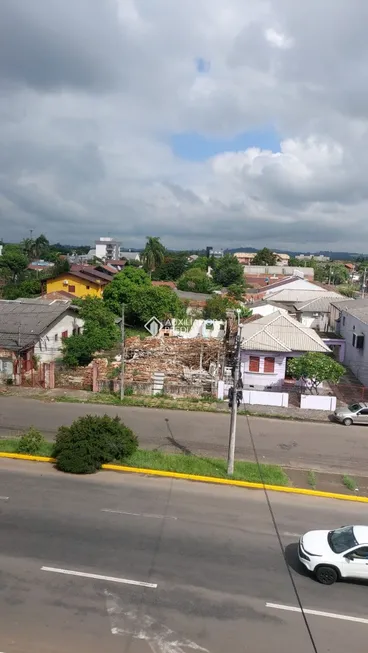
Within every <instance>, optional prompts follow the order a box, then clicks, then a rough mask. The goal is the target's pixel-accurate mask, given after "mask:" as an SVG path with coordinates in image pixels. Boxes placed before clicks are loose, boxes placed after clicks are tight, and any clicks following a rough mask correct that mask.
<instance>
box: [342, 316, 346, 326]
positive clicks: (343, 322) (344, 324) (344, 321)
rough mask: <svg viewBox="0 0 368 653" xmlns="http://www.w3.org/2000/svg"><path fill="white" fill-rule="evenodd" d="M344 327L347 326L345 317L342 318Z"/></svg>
mask: <svg viewBox="0 0 368 653" xmlns="http://www.w3.org/2000/svg"><path fill="white" fill-rule="evenodd" d="M342 325H343V326H345V317H343V318H342Z"/></svg>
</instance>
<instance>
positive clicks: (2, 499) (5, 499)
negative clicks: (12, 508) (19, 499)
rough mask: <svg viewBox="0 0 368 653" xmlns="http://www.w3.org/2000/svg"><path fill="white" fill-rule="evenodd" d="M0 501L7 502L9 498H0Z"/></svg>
mask: <svg viewBox="0 0 368 653" xmlns="http://www.w3.org/2000/svg"><path fill="white" fill-rule="evenodd" d="M0 501H9V497H0Z"/></svg>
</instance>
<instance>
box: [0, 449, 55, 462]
mask: <svg viewBox="0 0 368 653" xmlns="http://www.w3.org/2000/svg"><path fill="white" fill-rule="evenodd" d="M0 458H15V459H16V460H33V462H37V463H56V459H55V458H49V457H48V456H29V455H28V454H26V453H10V452H5V451H0Z"/></svg>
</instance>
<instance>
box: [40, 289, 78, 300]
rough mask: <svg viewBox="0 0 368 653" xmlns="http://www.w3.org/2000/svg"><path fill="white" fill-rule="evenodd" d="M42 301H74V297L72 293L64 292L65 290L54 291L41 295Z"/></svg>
mask: <svg viewBox="0 0 368 653" xmlns="http://www.w3.org/2000/svg"><path fill="white" fill-rule="evenodd" d="M42 299H75V295H74V293H71V292H66V290H54V291H53V292H46V293H45V294H43V295H42Z"/></svg>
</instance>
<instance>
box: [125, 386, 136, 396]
mask: <svg viewBox="0 0 368 653" xmlns="http://www.w3.org/2000/svg"><path fill="white" fill-rule="evenodd" d="M133 394H134V389H133V386H131V385H128V386H127V387H126V388H124V395H125V396H126V397H132V395H133Z"/></svg>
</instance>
